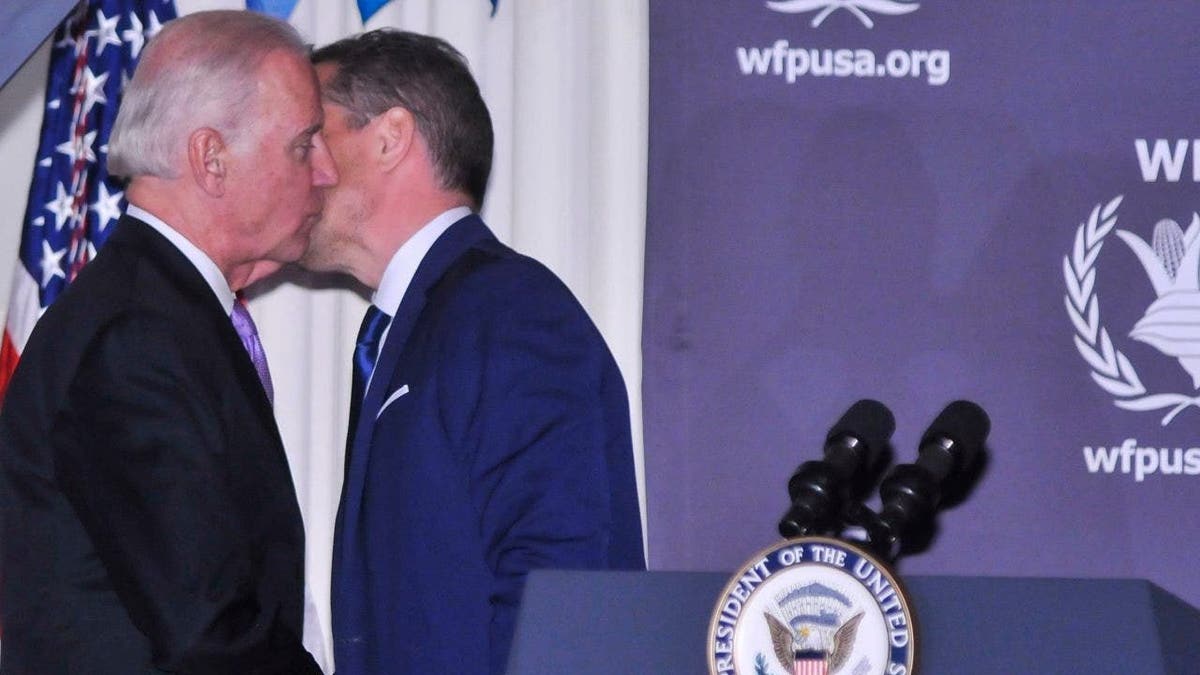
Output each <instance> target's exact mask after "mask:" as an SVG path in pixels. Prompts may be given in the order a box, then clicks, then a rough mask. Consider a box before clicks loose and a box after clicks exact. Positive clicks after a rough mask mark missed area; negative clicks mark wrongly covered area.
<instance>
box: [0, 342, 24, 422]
mask: <svg viewBox="0 0 1200 675" xmlns="http://www.w3.org/2000/svg"><path fill="white" fill-rule="evenodd" d="M20 358H21V354H20V353H19V352H18V351H17V345H16V344H14V343H13V339H12V336H11V335H9V334H8V331H7V330H6V331H4V342H3V343H0V405H3V403H4V393H5V392H6V391H8V383H9V381H11V380H12V376H13V371H14V370H16V369H17V361H18V360H19V359H20Z"/></svg>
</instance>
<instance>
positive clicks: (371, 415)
mask: <svg viewBox="0 0 1200 675" xmlns="http://www.w3.org/2000/svg"><path fill="white" fill-rule="evenodd" d="M488 239H494V237H493V235H492V233H491V231H490V230H488V228H487V226H486V225H484V223H483V220H481V219H480V218H479V216H477V215H474V214H472V215H470V216H467V217H466V218H463V219H462V220H459V221H458V222H456V223H455V224H454V225H451V226H450V228H449V229H447V230H446V231H445V232H444V233H443V234H442V236H440V237H438V240H437V241H436V242H434V244H433V247H431V248H430V249H429V252H428V253H426V254H425V257H424V258H423V259H422V260H421V264H420V265H418V266H417V272H416V274H415V275H413V280H412V283H410V284H409V286H408V289H407V290H406V291H405V292H404V299H403V300H401V301H400V308H399V309H398V310H396V316H394V317H392V323H391V325H390V326H389V327H388V334H387V338H386V340H385V341H384V344H383V346H382V347H381V348H380V351H379V358H378V359H377V360H376V363H375V371H374V374H373V375H372V377H371V382H370V384H369V385H368V387H367V393H366V396H365V398H364V399H363V402H362V407H361V408H360V409H359V410H360V413H359V415H358V423H357V427H356V429H355V431H354V438H353V441H352V443H350V446H351V452H350V457H349V458H348V459H347V465H346V489H345V491H344V497H343V500H342V509H340V511H339V518H344V519H345V521H346V522H350V523H353V522H356V521H357V518H358V510H359V506H360V504H361V495H362V486H363V484H364V482H365V480H366V469H367V464H368V460H369V455H370V448H371V437H372V435H373V433H374V431H375V416H376V414H378V412H379V409H380V406H382V404H383V401H384V399H386V398H387V395H388V393H389V392H388V387H389V386H390V384H391V383H392V380H393V376H394V374H395V371H396V366H397V365H398V364H399V362H400V357H401V355H402V354H403V353H404V346H405V345H406V344H407V342H408V338H409V336H410V335H412V331H413V326H415V325H416V323H417V319H418V318H419V317H420V315H421V312H422V310H424V308H425V301H426V297H427V295H428V293H429V290H430V289H431V288H433V286H434V285H435V284H436V283H437V282H438V280H439V279H441V278H442V276H443V275H444V274H445V273H446V270H447V269H449V268H450V266H451V265H453V264H454V261H455V260H457V259H458V258H459V257H461V256H462V255H463V254H464V253H466V252H467V250H469V249H470V248H471V247H472V246H474V245H475V244H477V243H479V242H481V241H484V240H488ZM339 529H340V528H339Z"/></svg>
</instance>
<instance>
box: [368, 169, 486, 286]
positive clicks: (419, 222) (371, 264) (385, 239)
mask: <svg viewBox="0 0 1200 675" xmlns="http://www.w3.org/2000/svg"><path fill="white" fill-rule="evenodd" d="M397 201H398V203H397V204H393V205H384V208H381V209H379V210H378V211H377V214H378V215H379V220H383V221H386V222H377V223H374V224H370V225H367V226H365V227H364V234H366V235H367V236H368V237H371V241H368V242H366V245H365V246H364V247H363V253H364V255H363V256H362V258H361V260H360V264H359V265H357V266H356V267H355V268H354V269H353V270H351V271H350V273H351V274H353V275H354V277H355V278H357V279H358V280H359V281H360V282H362V283H363V284H364V285H366V286H367V287H368V288H370V289H372V290H377V289H378V288H379V283H380V281H382V279H383V273H384V271H385V270H386V269H387V266H388V263H390V262H391V261H392V258H393V257H394V256H395V255H396V251H399V250H400V247H401V246H404V244H406V243H408V241H409V240H410V239H412V237H413V235H415V234H416V233H417V232H418V231H420V230H421V228H423V227H425V226H426V225H428V224H429V222H430V221H432V220H433V219H434V218H437V217H438V216H440V215H441V214H443V213H445V212H446V211H449V210H450V209H452V208H455V207H459V206H467V207H470V205H471V202H470V199H468V198H466V197H465V195H462V194H459V193H451V192H444V191H438V192H436V193H434V194H431V195H427V196H426V197H425V198H424V199H413V198H412V196H411V195H410V196H408V197H406V198H404V199H400V200H397ZM401 204H403V205H404V208H402V207H401V206H400V205H401ZM395 214H404V215H403V216H401V217H399V218H397V217H396V216H395ZM389 215H390V217H388V216H389Z"/></svg>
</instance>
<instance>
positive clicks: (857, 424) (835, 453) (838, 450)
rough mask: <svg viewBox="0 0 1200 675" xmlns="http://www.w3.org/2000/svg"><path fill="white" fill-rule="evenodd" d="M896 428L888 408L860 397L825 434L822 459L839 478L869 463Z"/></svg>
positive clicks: (859, 469)
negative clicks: (823, 458)
mask: <svg viewBox="0 0 1200 675" xmlns="http://www.w3.org/2000/svg"><path fill="white" fill-rule="evenodd" d="M895 430H896V418H895V417H893V416H892V411H891V410H888V408H887V406H885V405H884V404H882V403H880V402H879V401H872V400H871V399H867V398H864V399H862V400H861V401H858V402H857V403H855V404H854V405H852V406H850V409H849V410H847V411H846V413H845V414H844V415H842V417H841V419H839V420H838V421H837V422H836V423H835V424H834V425H833V427H832V428H830V429H829V433H828V434H826V436H825V461H826V462H828V463H829V464H830V466H832V467H833V469H834V471H836V472H837V473H838V475H839V476H840V477H841V478H842V479H843V480H846V479H849V478H850V477H852V476H854V475H855V474H857V473H859V472H860V471H862V470H864V469H866V468H867V467H870V466H873V465H874V464H875V462H876V460H877V459H878V458H879V454H880V453H881V452H882V451H883V448H884V446H886V445H887V443H888V441H889V440H890V439H891V437H892V432H893V431H895Z"/></svg>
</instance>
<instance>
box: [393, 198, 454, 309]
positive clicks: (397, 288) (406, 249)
mask: <svg viewBox="0 0 1200 675" xmlns="http://www.w3.org/2000/svg"><path fill="white" fill-rule="evenodd" d="M469 215H471V209H469V208H467V207H465V206H459V207H455V208H453V209H450V210H449V211H445V212H443V213H442V214H441V215H439V216H438V217H436V218H434V219H433V220H431V221H429V222H428V223H426V224H425V225H424V226H423V227H422V228H421V229H419V230H417V231H416V233H415V234H413V236H411V237H409V239H408V241H406V242H404V244H402V245H401V246H400V249H399V250H397V251H396V253H395V254H394V255H393V256H392V259H391V261H390V262H388V266H387V268H386V269H384V271H383V278H382V279H380V280H379V288H378V289H377V290H376V291H375V294H374V295H372V296H371V304H373V305H375V306H376V307H378V308H379V309H382V310H383V311H384V312H387V314H388V316H396V312H397V310H399V309H400V302H401V301H402V300H404V294H405V293H407V292H408V287H409V285H410V284H411V283H412V280H413V276H415V275H416V273H417V267H418V266H419V265H420V264H421V260H423V259H424V258H425V254H427V253H429V249H431V248H433V244H434V242H436V241H437V240H438V237H441V236H442V233H444V232H445V231H446V230H448V229H450V226H451V225H453V224H454V223H457V222H458V221H460V220H462V219H463V218H466V217H467V216H469Z"/></svg>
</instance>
